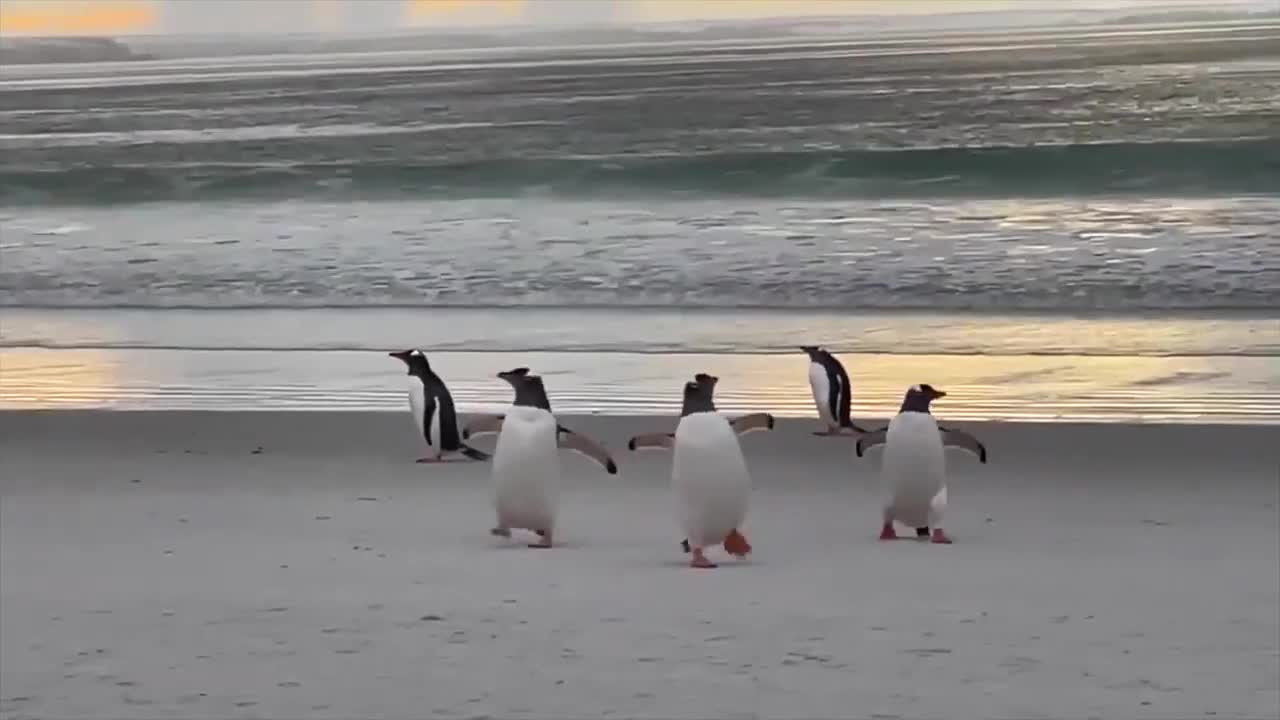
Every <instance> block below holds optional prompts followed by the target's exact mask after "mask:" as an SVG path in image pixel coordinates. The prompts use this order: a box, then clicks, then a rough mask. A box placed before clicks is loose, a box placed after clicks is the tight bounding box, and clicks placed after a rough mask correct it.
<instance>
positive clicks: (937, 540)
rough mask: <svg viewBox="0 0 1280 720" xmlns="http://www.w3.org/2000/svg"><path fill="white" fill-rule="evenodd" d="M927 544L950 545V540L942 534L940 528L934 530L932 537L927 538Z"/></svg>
mask: <svg viewBox="0 0 1280 720" xmlns="http://www.w3.org/2000/svg"><path fill="white" fill-rule="evenodd" d="M929 542H931V543H934V544H936V545H950V544H951V538H949V537H947V534H946V533H944V532H942V528H934V529H933V537H931V538H929Z"/></svg>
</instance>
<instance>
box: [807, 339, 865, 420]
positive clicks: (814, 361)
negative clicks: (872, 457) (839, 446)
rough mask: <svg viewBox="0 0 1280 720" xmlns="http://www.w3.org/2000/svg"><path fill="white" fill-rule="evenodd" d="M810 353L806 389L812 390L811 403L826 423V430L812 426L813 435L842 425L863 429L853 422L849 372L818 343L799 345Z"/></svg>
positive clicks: (851, 389)
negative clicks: (807, 385) (813, 428)
mask: <svg viewBox="0 0 1280 720" xmlns="http://www.w3.org/2000/svg"><path fill="white" fill-rule="evenodd" d="M800 349H801V350H803V351H804V352H805V354H806V355H808V356H809V389H810V390H812V391H813V404H814V405H815V406H816V407H817V408H818V417H819V418H820V419H821V420H822V422H823V423H825V424H826V426H827V429H826V430H815V431H814V433H813V434H814V435H839V434H840V433H842V432H843V431H844V430H845V428H848V429H850V430H853V431H854V432H858V433H861V432H865V431H864V430H863V429H862V428H860V427H858V426H857V425H854V424H853V420H852V419H851V418H850V408H851V407H852V405H853V388H852V387H851V386H850V385H849V373H847V372H845V370H844V365H841V364H840V361H839V360H837V359H836V356H835V355H832V354H831V353H829V352H827V351H826V350H825V349H823V348H821V347H818V346H817V345H801V346H800Z"/></svg>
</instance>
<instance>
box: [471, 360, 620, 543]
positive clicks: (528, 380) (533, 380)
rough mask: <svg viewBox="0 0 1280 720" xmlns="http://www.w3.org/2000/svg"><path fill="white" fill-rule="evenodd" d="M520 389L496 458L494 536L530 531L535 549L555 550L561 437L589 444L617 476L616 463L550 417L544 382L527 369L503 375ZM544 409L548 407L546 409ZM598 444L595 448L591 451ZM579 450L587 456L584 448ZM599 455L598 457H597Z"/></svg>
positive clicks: (507, 415)
mask: <svg viewBox="0 0 1280 720" xmlns="http://www.w3.org/2000/svg"><path fill="white" fill-rule="evenodd" d="M498 377H499V378H502V379H503V380H505V381H507V382H508V383H510V385H511V387H512V389H514V390H515V394H516V396H515V400H514V401H513V402H512V405H511V409H510V410H508V411H507V412H506V413H505V414H504V415H503V416H502V418H501V421H500V422H501V427H500V428H499V431H498V445H497V447H496V448H495V449H494V455H493V481H494V496H493V505H494V510H495V511H496V512H497V516H498V523H497V525H495V526H494V527H493V529H492V530H490V532H491V533H492V534H494V535H497V536H499V537H511V530H512V529H513V528H515V529H522V530H530V531H532V532H534V533H536V534H537V535H538V536H539V541H538V542H536V543H530V545H529V547H532V548H550V547H551V546H552V535H553V533H554V531H555V522H556V511H557V510H558V509H559V497H560V495H559V484H560V455H559V453H558V452H557V449H558V448H559V447H561V442H562V438H568V439H570V441H572V438H578V440H577V441H573V442H585V443H586V445H585V447H586V448H587V454H589V455H592V456H593V457H594V456H595V455H600V456H601V457H597V458H596V459H597V460H600V461H601V464H603V465H605V467H606V469H607V470H608V472H609V473H610V474H614V473H617V472H618V467H617V465H616V464H615V463H614V462H613V459H612V458H610V457H609V456H608V453H605V452H604V451H603V449H602V448H599V446H595V444H594V443H592V442H591V441H589V440H586V439H585V438H582V436H580V435H577V434H576V433H572V432H569V431H564V432H562V431H561V428H560V426H559V425H558V424H557V423H556V419H555V416H553V415H552V414H551V410H550V409H549V408H550V402H549V401H548V400H547V391H546V389H545V388H544V387H543V384H542V378H541V377H539V376H537V375H530V374H529V372H528V369H527V368H517V369H516V370H514V371H504V372H500V373H498ZM544 406H545V407H544ZM591 446H594V450H592V447H591ZM574 449H577V450H579V452H583V451H584V450H583V449H581V448H580V447H575V448H574ZM593 453H594V454H593Z"/></svg>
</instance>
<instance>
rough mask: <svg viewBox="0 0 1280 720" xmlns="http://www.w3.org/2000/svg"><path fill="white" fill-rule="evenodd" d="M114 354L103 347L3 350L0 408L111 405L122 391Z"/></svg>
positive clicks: (0, 360)
mask: <svg viewBox="0 0 1280 720" xmlns="http://www.w3.org/2000/svg"><path fill="white" fill-rule="evenodd" d="M115 357H116V356H115V355H113V354H112V353H111V352H110V351H102V350H44V349H36V348H6V349H5V350H0V407H3V408H4V409H6V410H43V409H56V408H60V407H67V408H81V407H86V406H90V407H93V406H99V405H104V404H105V405H109V404H111V401H112V399H113V398H114V397H116V396H117V395H118V394H119V392H120V380H119V378H118V376H117V365H116V363H115V362H114V361H113V360H114V358H115Z"/></svg>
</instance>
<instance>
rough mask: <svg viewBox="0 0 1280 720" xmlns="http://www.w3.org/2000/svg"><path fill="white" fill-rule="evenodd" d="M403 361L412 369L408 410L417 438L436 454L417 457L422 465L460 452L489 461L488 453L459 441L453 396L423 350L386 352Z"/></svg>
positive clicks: (439, 460) (410, 372)
mask: <svg viewBox="0 0 1280 720" xmlns="http://www.w3.org/2000/svg"><path fill="white" fill-rule="evenodd" d="M387 354H388V355H390V356H391V357H393V358H398V359H399V360H401V361H402V362H403V363H404V364H405V365H406V366H407V367H408V369H409V372H408V375H409V411H410V412H411V413H413V422H414V424H415V425H416V426H417V428H418V436H419V437H421V438H422V439H423V440H425V441H426V443H427V445H428V446H429V447H430V448H431V449H432V451H434V454H431V455H427V456H425V457H421V458H418V462H420V463H430V462H442V461H443V460H444V454H445V453H446V452H459V453H462V454H463V455H465V456H467V457H469V458H471V459H472V460H488V459H489V455H488V453H484V452H481V451H479V450H476V449H475V448H473V447H471V446H469V445H467V444H466V443H464V442H462V440H460V439H459V438H458V414H457V411H456V410H455V409H454V406H453V396H452V395H450V394H449V388H447V387H445V384H444V381H443V380H441V379H440V376H439V375H436V374H435V372H434V371H432V369H431V364H430V363H428V362H427V356H426V355H424V354H423V352H422V351H421V350H401V351H399V352H393V353H387Z"/></svg>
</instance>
